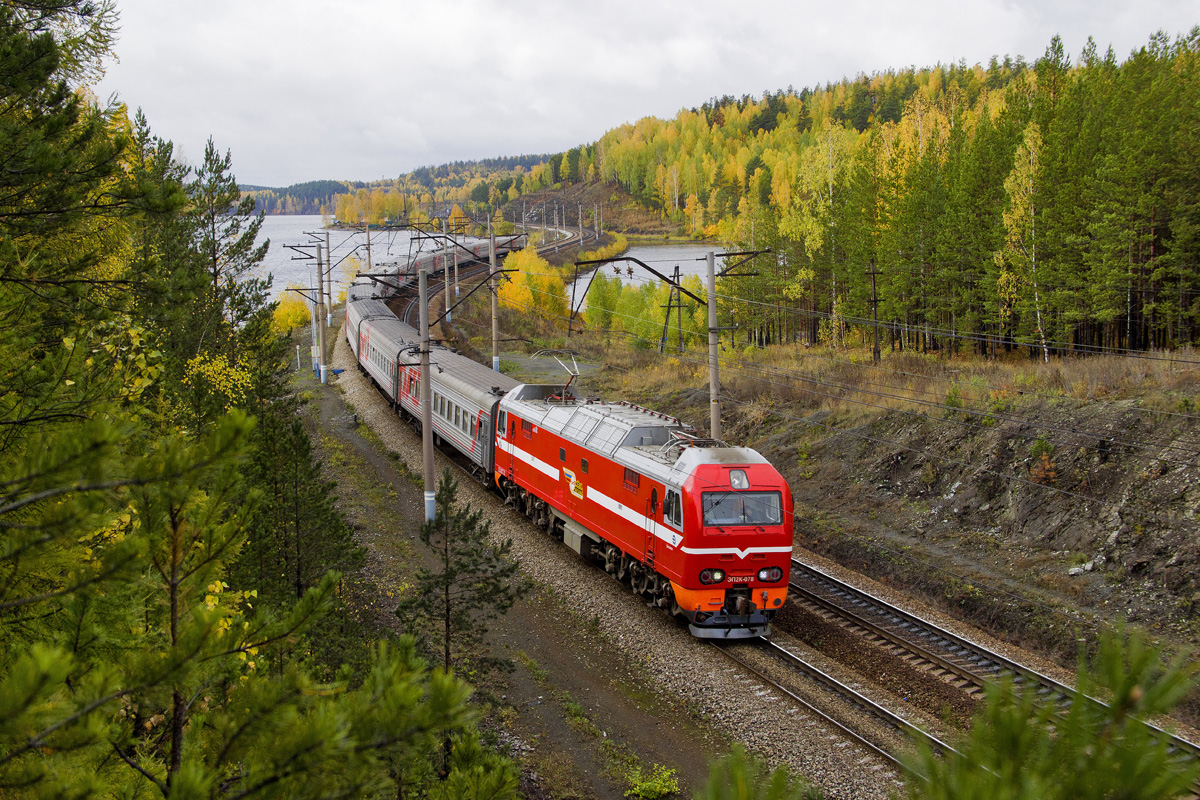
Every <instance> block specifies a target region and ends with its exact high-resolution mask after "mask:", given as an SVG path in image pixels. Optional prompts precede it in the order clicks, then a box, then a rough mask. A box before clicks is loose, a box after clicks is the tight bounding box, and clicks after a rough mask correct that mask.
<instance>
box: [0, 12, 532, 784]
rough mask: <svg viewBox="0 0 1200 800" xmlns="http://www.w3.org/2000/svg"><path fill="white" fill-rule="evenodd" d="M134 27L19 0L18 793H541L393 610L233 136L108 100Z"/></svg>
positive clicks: (7, 251)
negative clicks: (371, 575) (345, 506)
mask: <svg viewBox="0 0 1200 800" xmlns="http://www.w3.org/2000/svg"><path fill="white" fill-rule="evenodd" d="M116 22H117V17H116V12H115V7H114V6H113V4H111V3H92V2H86V1H85V0H66V1H65V2H64V0H24V1H23V2H14V3H5V4H3V5H0V43H2V46H0V74H3V75H4V76H6V77H5V80H4V81H2V82H0V96H2V98H3V103H2V104H0V163H3V164H4V165H5V169H4V170H3V171H0V320H2V328H3V331H4V336H3V337H0V358H2V361H3V364H4V366H3V368H0V796H3V797H6V798H20V797H30V798H33V797H39V798H45V797H64V798H65V797H72V798H85V797H130V798H132V797H142V798H145V797H172V798H208V799H210V800H215V799H217V798H246V797H288V798H308V797H371V796H389V797H395V796H397V795H400V796H403V795H405V794H406V793H407V794H414V793H415V794H416V795H419V796H424V797H458V796H467V795H471V796H478V797H494V798H507V797H512V796H515V791H516V785H517V784H516V781H517V770H516V767H515V766H513V764H512V763H511V762H510V761H509V760H508V759H507V758H503V757H501V756H498V755H496V754H495V753H494V751H493V750H492V749H488V748H484V747H481V746H480V737H479V732H478V730H477V729H476V726H475V718H476V712H475V710H474V708H473V706H472V704H470V703H469V702H468V697H469V695H470V693H471V687H470V686H469V685H468V684H467V683H465V682H464V681H463V680H461V679H459V678H457V677H455V676H454V675H453V674H452V673H451V672H449V671H447V670H444V669H438V670H432V669H431V668H430V667H429V666H428V665H427V663H426V661H425V660H424V658H423V657H422V655H421V650H420V648H419V647H418V645H417V644H416V642H415V640H414V639H412V638H409V637H397V636H391V635H388V633H387V631H385V630H384V629H382V628H381V627H380V625H379V622H378V617H377V616H376V615H375V614H373V613H372V604H373V602H374V598H377V597H378V590H377V589H376V587H373V586H372V585H371V584H370V582H369V581H367V580H366V579H365V578H364V577H363V576H362V573H361V566H362V564H363V560H364V551H363V549H362V548H361V547H360V546H359V545H358V544H357V543H356V542H355V540H354V538H353V531H352V529H351V528H350V526H349V525H348V524H347V523H346V521H345V519H344V518H343V517H342V516H341V514H340V513H339V511H338V509H337V508H336V506H335V497H334V494H333V491H332V486H331V484H330V483H329V482H328V481H326V480H325V479H324V478H323V477H322V473H321V466H320V464H319V463H318V462H317V460H316V458H315V456H314V450H313V444H312V441H311V440H310V437H309V433H308V432H307V431H306V430H305V429H304V427H303V426H302V423H301V419H300V416H299V414H298V411H299V409H300V406H301V404H302V402H303V398H302V397H301V396H299V395H298V393H297V391H296V388H295V387H294V386H293V385H292V384H291V383H290V381H291V376H292V375H293V374H294V373H292V371H291V370H290V369H289V368H288V365H289V363H291V358H290V351H291V349H292V342H291V340H290V339H289V338H288V337H287V336H286V335H284V334H285V333H286V332H285V331H280V330H278V329H277V327H276V326H275V324H274V322H275V317H274V314H273V304H270V303H268V302H267V289H268V288H269V284H268V283H267V282H266V281H263V280H258V279H254V278H252V277H250V273H251V271H252V269H253V268H254V266H255V265H256V264H258V262H260V261H261V259H262V258H263V255H264V253H265V252H266V248H267V243H265V242H262V243H256V237H257V234H258V232H259V228H260V226H261V224H262V215H261V213H258V212H256V209H255V202H254V200H253V198H248V197H242V196H241V192H240V191H239V187H238V185H237V182H236V180H235V178H234V176H233V173H232V157H231V154H230V153H229V152H227V151H226V152H222V151H221V150H220V149H219V148H218V147H217V146H216V145H215V144H214V142H213V141H212V139H209V141H208V145H207V147H206V149H205V152H204V157H203V160H202V162H201V163H199V164H198V165H196V166H194V167H189V166H186V165H184V164H182V163H181V162H180V160H178V159H177V157H176V151H175V148H174V146H173V145H172V143H171V142H170V141H167V140H164V139H162V138H160V137H158V136H157V135H155V134H154V133H153V131H152V130H151V128H150V125H149V123H148V121H147V120H146V119H145V117H144V116H143V115H142V114H141V112H140V111H138V112H134V113H130V112H129V111H128V109H126V108H125V107H124V106H122V105H110V106H99V105H97V103H96V102H95V100H94V99H93V95H92V93H91V92H90V91H89V89H90V87H91V86H92V85H93V82H94V81H95V79H96V78H97V76H98V74H99V72H100V70H101V68H102V63H103V61H104V59H106V58H107V57H109V55H110V53H111V49H112V45H113V41H114V37H115V33H116ZM391 611H392V609H388V612H389V613H390V612H391Z"/></svg>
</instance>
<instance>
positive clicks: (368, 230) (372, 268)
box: [365, 221, 375, 272]
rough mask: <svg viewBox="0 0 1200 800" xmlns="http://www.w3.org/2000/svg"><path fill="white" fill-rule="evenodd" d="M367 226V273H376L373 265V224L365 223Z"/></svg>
mask: <svg viewBox="0 0 1200 800" xmlns="http://www.w3.org/2000/svg"><path fill="white" fill-rule="evenodd" d="M365 224H366V226H367V272H374V271H375V267H374V265H373V264H371V223H370V221H368V222H366V223H365Z"/></svg>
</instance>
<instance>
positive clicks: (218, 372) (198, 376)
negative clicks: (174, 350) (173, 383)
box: [183, 353, 251, 411]
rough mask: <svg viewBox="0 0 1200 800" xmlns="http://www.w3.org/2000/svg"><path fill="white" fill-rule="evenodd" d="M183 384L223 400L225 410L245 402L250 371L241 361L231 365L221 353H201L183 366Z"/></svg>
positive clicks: (248, 389)
mask: <svg viewBox="0 0 1200 800" xmlns="http://www.w3.org/2000/svg"><path fill="white" fill-rule="evenodd" d="M183 383H184V385H185V386H188V387H191V388H197V387H203V388H205V389H207V390H208V391H210V392H212V393H213V394H216V395H218V396H220V397H222V398H224V400H225V402H224V406H225V410H226V411H228V410H230V409H232V408H233V407H234V406H235V405H237V404H239V403H242V402H244V401H245V400H246V394H247V393H248V392H249V391H250V384H251V381H250V370H249V369H248V368H247V367H246V364H245V362H244V361H242V360H240V359H239V360H238V362H237V363H236V364H234V363H231V362H230V360H229V358H228V357H226V356H225V355H224V354H223V353H201V354H200V355H198V356H196V357H195V358H193V359H191V360H190V361H188V362H187V364H186V365H184V369H183Z"/></svg>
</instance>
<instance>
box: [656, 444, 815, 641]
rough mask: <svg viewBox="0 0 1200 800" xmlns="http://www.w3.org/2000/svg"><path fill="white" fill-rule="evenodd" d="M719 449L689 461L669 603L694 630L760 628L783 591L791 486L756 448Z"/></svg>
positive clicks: (750, 633)
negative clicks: (676, 575)
mask: <svg viewBox="0 0 1200 800" xmlns="http://www.w3.org/2000/svg"><path fill="white" fill-rule="evenodd" d="M731 450H732V448H731ZM709 452H710V453H712V451H709ZM713 455H717V454H715V453H714V454H713ZM721 456H722V457H718V458H713V459H711V460H709V459H705V461H707V462H708V463H703V462H702V463H697V464H695V466H694V469H693V470H692V471H691V474H690V476H689V477H688V479H687V481H686V482H685V483H684V485H683V490H684V491H683V502H682V505H683V509H682V510H683V515H684V525H683V529H684V537H683V541H682V542H681V543H680V550H682V552H683V554H684V558H683V568H682V570H681V573H682V575H681V578H682V583H680V582H676V581H672V585H673V588H674V591H675V603H676V605H678V606H679V610H680V611H681V612H682V613H683V614H684V616H686V617H687V618H688V621H689V623H690V624H689V629H690V631H691V633H692V635H694V636H698V637H701V638H729V639H736V638H750V637H755V636H764V635H766V634H768V633H769V632H770V625H769V623H770V620H771V617H773V616H774V615H775V612H776V611H778V610H779V608H780V607H781V606H782V605H783V601H784V600H785V599H786V598H787V587H788V575H789V568H790V566H791V555H792V493H791V490H790V489H789V488H788V485H787V482H786V481H785V480H784V479H783V476H782V475H780V474H779V472H778V471H777V470H776V469H775V468H774V467H773V466H771V465H770V464H769V463H768V462H766V461H765V460H764V459H762V457H761V456H759V455H758V453H755V452H754V451H752V450H743V449H741V448H737V450H736V451H735V452H729V451H725V452H724V453H721ZM732 456H740V458H738V457H732Z"/></svg>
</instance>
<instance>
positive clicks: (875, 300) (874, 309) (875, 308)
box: [867, 256, 880, 365]
mask: <svg viewBox="0 0 1200 800" xmlns="http://www.w3.org/2000/svg"><path fill="white" fill-rule="evenodd" d="M867 274H868V275H870V276H871V318H872V319H873V320H874V322H875V348H874V349H873V350H872V351H871V357H872V358H873V359H874V360H875V364H876V365H878V364H879V296H878V295H877V294H875V276H876V275H879V274H880V273H879V272H876V271H875V256H871V269H870V270H869V271H868V272H867Z"/></svg>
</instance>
